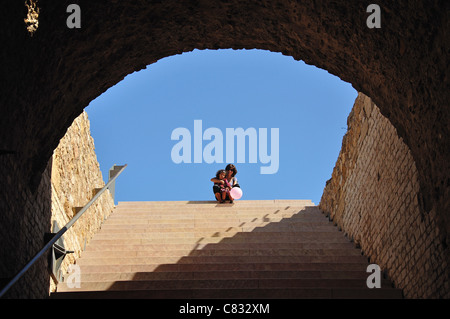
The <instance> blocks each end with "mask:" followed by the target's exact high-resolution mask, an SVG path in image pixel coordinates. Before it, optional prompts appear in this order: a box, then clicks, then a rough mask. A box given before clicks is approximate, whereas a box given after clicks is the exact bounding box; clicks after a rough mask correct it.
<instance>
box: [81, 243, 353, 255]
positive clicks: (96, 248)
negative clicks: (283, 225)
mask: <svg viewBox="0 0 450 319" xmlns="http://www.w3.org/2000/svg"><path fill="white" fill-rule="evenodd" d="M261 249H264V250H267V249H275V250H279V249H291V250H294V249H355V248H354V246H353V244H351V243H350V242H348V241H346V242H343V243H317V242H309V243H283V244H282V245H278V244H270V245H269V244H267V243H220V245H214V244H202V243H193V244H186V243H183V244H169V243H162V244H161V243H157V244H147V245H140V244H138V245H133V244H128V243H119V244H117V245H88V246H87V247H86V250H85V252H102V251H118V252H123V251H139V252H146V251H174V250H182V251H187V252H191V251H193V250H202V251H219V252H220V251H221V250H243V251H249V250H261ZM355 251H358V253H359V250H357V249H355Z"/></svg>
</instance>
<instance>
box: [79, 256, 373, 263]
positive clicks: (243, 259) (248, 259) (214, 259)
mask: <svg viewBox="0 0 450 319" xmlns="http://www.w3.org/2000/svg"><path fill="white" fill-rule="evenodd" d="M236 262H239V263H242V264H248V263H267V264H269V263H289V262H293V263H325V262H326V263H364V262H367V258H365V257H364V256H184V257H181V258H180V256H172V257H170V256H166V257H155V256H153V257H124V258H121V257H109V258H80V259H78V260H77V264H78V265H145V264H147V263H148V264H154V263H158V264H170V263H178V264H204V263H213V264H215V263H224V264H225V263H236Z"/></svg>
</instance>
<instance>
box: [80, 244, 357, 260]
mask: <svg viewBox="0 0 450 319" xmlns="http://www.w3.org/2000/svg"><path fill="white" fill-rule="evenodd" d="M173 248H174V249H173V250H137V249H136V250H111V251H93V250H91V251H85V252H83V257H82V259H88V258H118V257H121V258H131V257H175V256H198V257H202V256H361V253H360V252H359V251H358V250H357V249H283V248H280V249H254V250H253V249H220V250H219V249H214V250H213V249H209V250H201V249H198V250H189V249H186V250H180V249H176V248H178V247H176V246H175V247H173ZM80 260H81V259H80Z"/></svg>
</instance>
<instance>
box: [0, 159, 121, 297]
mask: <svg viewBox="0 0 450 319" xmlns="http://www.w3.org/2000/svg"><path fill="white" fill-rule="evenodd" d="M126 167H127V164H125V165H123V166H116V165H114V166H113V172H114V173H113V174H110V176H109V180H108V183H106V185H105V186H104V187H103V188H102V189H101V190H100V191H98V192H97V193H96V194H95V195H94V197H92V199H91V200H90V201H89V202H88V203H87V204H86V205H85V206H84V207H83V208H82V209H81V210H80V211H79V212H78V213H77V214H76V215H75V216H74V217H73V218H72V219H71V220H70V221H69V222H68V223H67V224H66V225H65V226H64V227H63V228H61V230H59V231H58V232H57V233H56V234H55V235H54V236H53V237H52V238H51V239H50V240H49V241H48V242H47V244H45V246H44V247H43V248H42V249H41V250H40V251H39V252H38V253H37V254H36V255H35V256H34V257H33V258H32V259H31V260H30V261H29V262H28V263H27V264H26V265H25V266H24V267H23V268H22V270H20V271H19V272H18V273H17V275H15V276H14V277H13V278H12V279H11V281H9V282H8V283H7V284H6V286H4V287H3V288H2V290H1V291H0V298H1V297H2V296H3V295H4V294H5V293H6V292H7V291H8V290H9V289H10V288H11V287H12V286H13V285H14V284H15V283H16V282H17V281H18V280H19V279H20V278H21V277H22V276H23V275H24V274H25V272H27V270H28V269H30V267H31V266H32V265H33V264H34V263H35V262H36V261H37V260H38V259H39V258H41V257H42V256H43V255H44V253H45V252H46V251H47V250H49V249H50V248H51V247H53V245H54V244H55V243H56V241H57V240H58V239H59V238H61V237H62V235H64V233H65V232H66V231H67V230H68V229H69V228H70V227H71V226H72V225H73V224H74V223H75V222H76V221H77V220H78V219H79V218H80V217H81V215H83V214H84V213H85V212H86V210H87V209H88V208H89V207H90V206H91V205H92V204H93V203H94V202H95V201H96V200H97V199H98V198H99V197H100V195H102V194H103V192H104V191H105V190H107V189H108V188H109V187H114V185H115V184H114V182H115V180H116V178H117V177H118V176H119V175H120V174H121V173H122V172H123V170H124V169H125V168H126ZM113 198H114V197H113Z"/></svg>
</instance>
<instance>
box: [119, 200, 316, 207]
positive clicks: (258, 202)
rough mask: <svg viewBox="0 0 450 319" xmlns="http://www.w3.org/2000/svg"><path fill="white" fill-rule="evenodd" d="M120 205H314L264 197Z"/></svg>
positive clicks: (138, 202)
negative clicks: (230, 201) (228, 200)
mask: <svg viewBox="0 0 450 319" xmlns="http://www.w3.org/2000/svg"><path fill="white" fill-rule="evenodd" d="M118 204H119V205H120V206H139V205H143V206H160V207H161V206H165V205H168V206H183V205H221V206H222V205H223V206H227V205H228V206H237V207H239V206H253V207H254V206H280V205H281V206H282V205H286V206H302V207H304V206H316V205H315V204H314V203H313V202H312V201H311V200H309V199H266V200H235V201H234V202H233V204H230V203H228V202H226V203H223V204H219V202H217V201H215V200H212V201H206V200H205V201H198V200H197V201H120V202H119V203H118Z"/></svg>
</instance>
